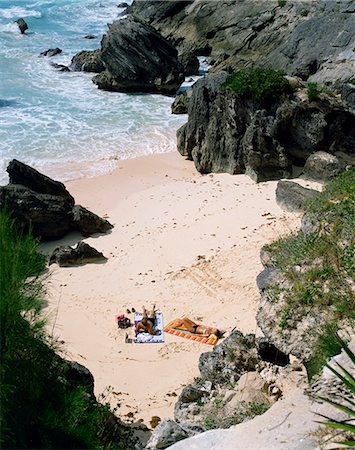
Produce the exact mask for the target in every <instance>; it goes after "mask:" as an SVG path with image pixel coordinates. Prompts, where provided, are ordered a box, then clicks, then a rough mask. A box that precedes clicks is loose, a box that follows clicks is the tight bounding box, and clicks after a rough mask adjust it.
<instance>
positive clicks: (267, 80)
mask: <svg viewBox="0 0 355 450" xmlns="http://www.w3.org/2000/svg"><path fill="white" fill-rule="evenodd" d="M224 86H225V88H226V89H229V90H231V91H233V92H235V93H237V94H239V95H240V96H242V97H246V98H251V99H255V100H258V101H270V100H277V99H279V98H281V97H282V96H284V95H288V94H290V93H291V92H292V88H291V86H290V84H289V82H288V81H287V80H286V78H285V77H284V73H283V72H281V71H278V70H272V69H261V68H257V69H243V70H240V71H239V72H236V73H234V74H231V75H229V76H228V78H227V80H226V82H225V84H224Z"/></svg>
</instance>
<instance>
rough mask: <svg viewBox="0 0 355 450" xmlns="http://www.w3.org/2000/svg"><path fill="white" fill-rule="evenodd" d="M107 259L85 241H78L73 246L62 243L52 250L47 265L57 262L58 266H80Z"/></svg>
mask: <svg viewBox="0 0 355 450" xmlns="http://www.w3.org/2000/svg"><path fill="white" fill-rule="evenodd" d="M104 261H107V258H106V257H105V256H104V255H103V254H102V253H101V252H98V251H97V250H96V249H95V248H93V247H91V246H90V245H89V244H86V243H85V242H79V243H78V245H77V246H76V247H75V248H72V247H70V246H69V245H62V246H60V247H57V248H56V249H54V250H53V252H52V254H51V256H50V258H49V265H51V264H54V263H57V264H58V265H59V266H60V267H72V266H81V265H84V264H88V263H97V262H104Z"/></svg>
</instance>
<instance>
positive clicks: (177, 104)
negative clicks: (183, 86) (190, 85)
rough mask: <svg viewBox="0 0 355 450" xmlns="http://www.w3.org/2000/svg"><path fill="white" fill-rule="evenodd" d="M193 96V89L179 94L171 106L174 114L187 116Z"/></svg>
mask: <svg viewBox="0 0 355 450" xmlns="http://www.w3.org/2000/svg"><path fill="white" fill-rule="evenodd" d="M191 95H192V89H187V90H186V91H184V92H182V93H181V94H178V95H177V96H176V97H175V99H174V101H173V103H172V105H171V112H172V114H187V111H188V108H189V102H190V98H191Z"/></svg>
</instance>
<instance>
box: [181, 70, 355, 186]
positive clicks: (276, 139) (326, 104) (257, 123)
mask: <svg viewBox="0 0 355 450" xmlns="http://www.w3.org/2000/svg"><path fill="white" fill-rule="evenodd" d="M226 79H227V74H226V73H224V72H222V73H220V74H216V75H209V76H207V77H206V78H204V79H202V80H199V81H197V82H196V83H195V84H194V88H193V91H192V96H191V99H190V101H189V107H188V114H189V119H188V122H187V124H185V125H183V126H182V127H181V128H180V129H179V130H178V132H177V146H178V150H179V152H180V153H181V154H182V155H183V156H186V157H187V158H188V159H191V160H193V161H194V163H195V166H196V168H197V170H198V171H199V172H201V173H209V172H228V173H231V174H237V173H244V172H245V173H247V174H248V175H250V176H251V177H252V178H253V179H254V180H256V181H264V180H270V179H279V178H286V177H288V176H290V175H291V173H292V164H295V165H298V166H300V165H301V166H302V165H304V163H305V161H306V160H307V158H308V157H309V156H310V155H311V154H312V153H314V152H316V151H318V150H320V149H326V150H327V151H328V152H330V153H335V152H343V153H345V154H350V155H353V154H354V148H355V115H354V114H353V113H352V112H351V111H348V110H347V108H346V107H344V105H343V104H342V103H341V101H340V100H339V98H338V97H336V96H332V95H328V94H321V95H320V96H319V98H318V99H316V100H314V101H312V102H310V101H309V100H308V98H307V95H306V92H305V90H304V89H299V90H296V91H295V93H294V95H293V96H291V97H290V98H288V99H287V98H286V99H281V98H279V99H276V100H273V101H271V102H270V101H269V102H262V101H256V100H254V99H252V98H242V97H240V96H239V95H238V94H236V93H234V92H233V91H232V90H229V89H226V88H225V87H224V83H225V81H226Z"/></svg>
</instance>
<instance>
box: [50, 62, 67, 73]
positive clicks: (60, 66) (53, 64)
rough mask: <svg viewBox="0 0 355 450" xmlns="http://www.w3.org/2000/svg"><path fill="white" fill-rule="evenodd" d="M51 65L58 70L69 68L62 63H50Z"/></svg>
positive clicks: (65, 70) (63, 70)
mask: <svg viewBox="0 0 355 450" xmlns="http://www.w3.org/2000/svg"><path fill="white" fill-rule="evenodd" d="M51 66H52V67H53V68H54V69H57V70H58V71H59V72H70V69H69V67H68V66H65V65H64V64H57V63H53V62H52V63H51Z"/></svg>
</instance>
